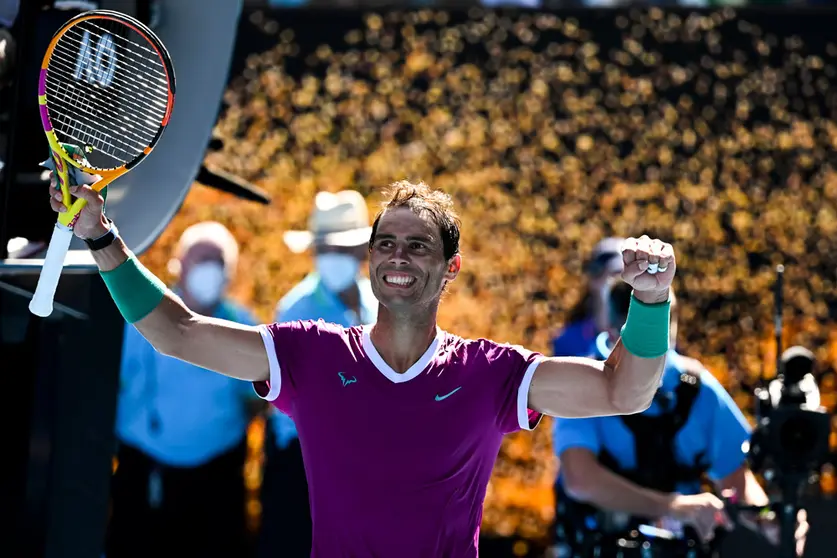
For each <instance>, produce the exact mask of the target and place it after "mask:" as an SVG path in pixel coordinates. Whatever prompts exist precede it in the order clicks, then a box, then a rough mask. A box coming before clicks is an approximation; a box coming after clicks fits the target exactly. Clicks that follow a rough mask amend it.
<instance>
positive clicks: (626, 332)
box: [622, 295, 671, 358]
mask: <svg viewBox="0 0 837 558" xmlns="http://www.w3.org/2000/svg"><path fill="white" fill-rule="evenodd" d="M670 310H671V300H670V299H669V300H667V301H665V302H661V303H658V304H646V303H644V302H642V301H641V300H638V299H637V298H636V297H635V296H634V295H631V304H630V306H629V308H628V317H627V319H625V325H624V326H622V345H624V346H625V348H626V349H627V350H628V352H629V353H631V354H632V355H636V356H638V357H641V358H657V357H661V356H663V355H664V354H666V353H667V352H668V343H669V339H668V338H669V316H670Z"/></svg>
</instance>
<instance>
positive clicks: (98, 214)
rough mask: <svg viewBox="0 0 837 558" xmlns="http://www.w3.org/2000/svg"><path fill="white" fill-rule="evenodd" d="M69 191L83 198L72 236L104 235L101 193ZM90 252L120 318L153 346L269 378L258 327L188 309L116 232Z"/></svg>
mask: <svg viewBox="0 0 837 558" xmlns="http://www.w3.org/2000/svg"><path fill="white" fill-rule="evenodd" d="M52 191H53V192H54V190H52ZM71 192H72V193H73V194H74V195H76V196H78V197H80V198H84V199H85V200H87V206H86V207H85V208H84V209H83V210H82V211H81V212H80V214H79V219H78V221H77V222H76V225H75V228H74V232H75V234H76V236H78V237H79V238H87V239H97V238H100V237H103V238H105V235H107V234H109V231H110V228H111V226H112V224H111V223H110V222H109V221H108V220H107V219H105V217H104V215H103V213H102V207H103V199H102V197H101V196H100V195H99V194H98V193H97V192H95V191H94V190H93V189H91V188H90V187H89V186H77V187H74V188H72V189H71ZM60 196H61V193H60V191H59V192H58V193H57V194H53V196H52V197H51V198H50V199H51V205H52V208H53V209H54V210H55V211H61V210H62V209H63V208H64V205H63V204H61V203H60V199H61V198H60ZM91 253H92V254H93V259H94V260H95V261H96V264H97V265H98V266H99V271H100V274H101V276H102V278H103V279H104V281H105V284H106V285H107V287H108V290H109V291H110V293H111V296H112V297H113V300H114V302H115V303H116V305H117V307H118V308H119V310H120V312H121V313H122V315H123V317H125V319H126V320H127V321H128V322H129V323H132V324H133V325H134V326H135V327H136V328H137V330H138V331H139V332H140V333H141V334H142V335H143V337H145V338H146V339H147V340H148V341H149V343H151V344H152V345H153V346H154V348H155V349H156V350H158V351H159V352H161V353H163V354H165V355H168V356H171V357H174V358H177V359H180V360H183V361H186V362H190V363H192V364H195V365H197V366H201V367H203V368H207V369H209V370H213V371H215V372H218V373H221V374H224V375H225V376H230V377H233V378H238V379H241V380H247V381H251V382H259V381H267V380H268V378H269V376H270V374H269V366H270V365H269V361H268V356H267V351H266V349H265V344H264V342H263V341H262V334H261V333H260V331H259V329H258V327H255V326H246V325H241V324H238V323H235V322H231V321H227V320H221V319H217V318H210V317H207V316H202V315H199V314H196V313H194V312H192V311H191V310H189V309H188V308H187V307H186V306H185V305H184V304H183V302H182V301H181V300H180V298H179V297H178V296H177V295H175V294H174V293H173V292H172V291H171V290H170V289H168V288H166V286H165V284H163V282H162V281H160V279H158V278H157V277H155V276H154V275H153V274H152V273H151V272H150V271H148V269H146V268H145V267H144V266H143V265H142V264H141V263H140V262H139V261H138V260H137V259H136V257H135V256H134V254H132V253H131V252H130V250H128V247H127V246H125V243H124V242H122V239H121V238H119V236H118V235H117V236H115V238H114V239H113V241H112V242H111V243H110V244H109V245H107V246H105V247H103V248H100V249H97V250H91Z"/></svg>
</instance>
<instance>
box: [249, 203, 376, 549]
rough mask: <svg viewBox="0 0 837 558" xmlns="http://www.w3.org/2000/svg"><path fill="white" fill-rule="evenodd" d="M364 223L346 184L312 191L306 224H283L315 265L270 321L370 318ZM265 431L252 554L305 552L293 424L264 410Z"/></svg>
mask: <svg viewBox="0 0 837 558" xmlns="http://www.w3.org/2000/svg"><path fill="white" fill-rule="evenodd" d="M371 233H372V227H371V226H370V224H369V214H368V210H367V207H366V201H365V200H364V198H363V196H362V195H361V194H360V193H358V192H355V191H353V190H345V191H342V192H338V193H336V194H332V193H329V192H320V193H319V194H317V196H316V198H315V203H314V211H313V212H312V214H311V218H310V220H309V230H307V231H288V232H287V233H285V235H284V240H285V243H286V244H287V245H288V248H290V250H291V251H292V252H295V253H302V252H304V251H306V250H312V251H313V256H314V264H315V269H314V271H312V272H311V273H310V274H308V275H307V276H306V277H305V278H304V279H303V280H302V281H301V282H300V283H298V284H297V285H296V286H294V287H293V288H292V289H291V290H290V291H289V292H288V293H287V294H286V295H285V296H284V297H283V298H282V300H280V301H279V303H278V305H277V308H276V321H277V322H286V321H293V320H319V319H322V320H324V321H326V322H331V323H335V324H340V325H342V326H345V327H351V326H356V325H362V324H371V323H374V322H375V319H376V318H377V313H378V301H377V299H376V298H375V295H374V294H373V293H372V286H371V283H370V281H369V279H367V278H366V277H364V276H362V275H361V274H360V269H361V267H362V264H363V262H364V261H365V259H366V257H367V255H368V245H369V237H370V235H371ZM268 425H269V429H268V431H267V434H266V436H265V458H266V459H265V466H264V475H263V484H262V491H261V502H262V521H261V529H260V533H259V540H258V543H257V544H258V550H257V555H258V556H259V558H274V557H275V556H276V552H277V549H281V551H280V553H281V555H282V556H283V557H286V558H308V557H309V556H310V555H311V510H310V507H309V500H308V482H307V479H306V477H305V468H304V467H303V464H302V451H301V449H300V445H299V440H298V438H297V432H296V426H295V425H294V422H293V420H291V419H290V418H289V417H288V416H287V415H284V414H282V413H279V412H276V410H275V409H271V410H270V412H269V415H268Z"/></svg>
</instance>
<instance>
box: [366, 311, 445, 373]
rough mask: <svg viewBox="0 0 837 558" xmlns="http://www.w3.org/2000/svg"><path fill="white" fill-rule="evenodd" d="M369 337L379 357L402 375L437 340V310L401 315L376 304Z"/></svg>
mask: <svg viewBox="0 0 837 558" xmlns="http://www.w3.org/2000/svg"><path fill="white" fill-rule="evenodd" d="M369 337H370V338H371V339H372V343H373V344H374V345H375V348H376V349H377V350H378V353H379V354H380V355H381V358H383V359H384V361H385V362H386V363H387V364H388V365H389V366H390V367H391V368H392V369H393V370H395V371H396V372H398V373H401V374H403V373H404V372H406V371H407V370H409V368H410V367H411V366H412V365H413V364H415V363H416V362H417V361H418V359H419V358H421V356H422V355H423V354H424V352H425V351H427V348H428V347H429V346H430V344H431V343H432V342H433V339H434V338H435V337H436V308H435V307H434V308H432V309H430V310H429V311H426V312H424V313H422V314H409V315H403V316H402V315H397V314H395V313H393V312H391V311H389V310H388V309H387V308H386V307H384V306H382V305H379V307H378V321H377V322H375V325H373V326H372V330H371V331H370V333H369Z"/></svg>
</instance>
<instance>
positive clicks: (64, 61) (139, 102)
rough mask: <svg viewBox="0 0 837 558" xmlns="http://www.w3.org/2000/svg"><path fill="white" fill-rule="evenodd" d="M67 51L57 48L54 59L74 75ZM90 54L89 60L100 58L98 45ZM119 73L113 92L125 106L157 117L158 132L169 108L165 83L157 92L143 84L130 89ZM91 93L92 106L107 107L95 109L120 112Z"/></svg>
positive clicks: (130, 114)
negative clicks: (98, 104)
mask: <svg viewBox="0 0 837 558" xmlns="http://www.w3.org/2000/svg"><path fill="white" fill-rule="evenodd" d="M78 45H79V46H81V42H80V41H78ZM59 46H62V47H66V46H67V43H64V44H60V45H59ZM65 50H66V48H59V47H58V46H57V47H56V49H55V51H53V57H54V58H55V59H56V61H57V62H58V64H57V66H58V67H59V68H60V69H61V70H64V71H66V72H68V73H73V72H75V68H74V64H75V62H73V61H72V60H71V58H70V55H69V53H65ZM89 52H90V56H89V57H88V58H96V57H97V56H98V45H97V46H96V47H91V48H90V51H89ZM51 62H52V61H51ZM50 66H52V64H51V63H50ZM118 72H119V70H118V69H117V72H115V77H114V80H113V81H112V82H111V83H110V85H111V86H112V85H113V83H114V82H115V83H116V88H113V87H111V89H112V92H114V93H116V96H118V98H119V100H120V101H123V102H124V104H126V105H129V106H130V107H132V108H133V110H135V111H139V112H142V113H151V114H150V115H149V116H150V117H152V118H155V117H156V122H154V124H155V126H154V127H153V128H152V129H154V131H156V127H157V125H159V121H160V120H161V119H162V117H163V116H164V114H165V110H166V107H167V102H166V101H167V99H168V89H167V87H166V85H165V81H163V84H162V86H160V87H157V88H156V91H155V90H154V89H155V88H152V87H142V83H141V82H140V83H139V86H138V87H130V86H129V84H130V83H131V82H129V81H128V80H127V77H126V78H122V77H121V76H120V75H119V74H118ZM62 73H63V72H62ZM160 78H161V79H163V80H165V77H164V76H162V75H161V76H160ZM82 83H83V82H82ZM134 83H138V82H136V81H135V82H134ZM95 89H99V90H100V91H102V92H103V89H104V88H100V87H95V86H94V91H95ZM90 93H91V94H90V95H89V96H88V99H89V100H90V101H91V104H93V105H95V104H96V102H98V103H100V104H101V105H105V106H98V107H95V108H99V109H103V108H105V109H109V110H110V111H113V110H119V109H118V107H117V106H116V105H115V104H114V103H110V102H108V101H107V100H105V99H104V98H103V95H102V94H101V93H100V94H99V95H97V94H96V93H95V92H92V91H91V92H90ZM149 93H150V95H149ZM123 112H125V113H126V115H129V116H131V117H134V118H135V117H136V114H137V113H128V112H127V111H124V110H123ZM154 113H157V114H154ZM149 120H151V118H149Z"/></svg>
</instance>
